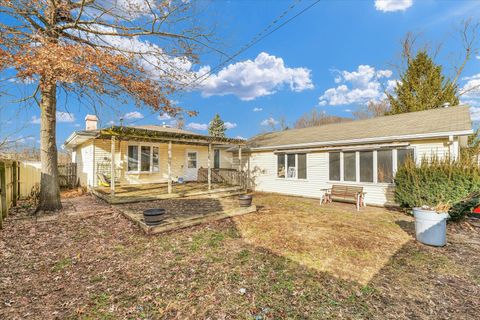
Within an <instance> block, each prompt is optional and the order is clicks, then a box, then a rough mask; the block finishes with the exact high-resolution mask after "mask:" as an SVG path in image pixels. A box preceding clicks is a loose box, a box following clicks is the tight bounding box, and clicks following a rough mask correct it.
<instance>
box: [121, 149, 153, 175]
mask: <svg viewBox="0 0 480 320" xmlns="http://www.w3.org/2000/svg"><path fill="white" fill-rule="evenodd" d="M127 158H128V163H127V168H128V172H159V171H160V158H159V148H158V147H152V146H141V145H138V146H135V145H131V146H128V151H127Z"/></svg>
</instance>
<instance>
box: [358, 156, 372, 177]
mask: <svg viewBox="0 0 480 320" xmlns="http://www.w3.org/2000/svg"><path fill="white" fill-rule="evenodd" d="M360 182H373V151H361V152H360Z"/></svg>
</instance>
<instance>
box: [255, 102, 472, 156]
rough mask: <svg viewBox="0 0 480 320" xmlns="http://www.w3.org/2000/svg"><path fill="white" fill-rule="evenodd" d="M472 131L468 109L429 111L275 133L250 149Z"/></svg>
mask: <svg viewBox="0 0 480 320" xmlns="http://www.w3.org/2000/svg"><path fill="white" fill-rule="evenodd" d="M471 129H472V123H471V119H470V111H469V107H468V106H455V107H449V108H439V109H432V110H426V111H418V112H410V113H403V114H398V115H392V116H383V117H377V118H373V119H367V120H358V121H353V122H345V123H337V124H328V125H323V126H318V127H310V128H303V129H290V130H286V131H280V132H271V133H266V134H262V135H258V136H256V137H253V138H252V139H251V140H250V141H249V143H248V146H249V147H251V148H257V147H276V146H286V145H296V144H307V143H318V144H322V143H326V142H332V144H334V143H335V142H341V141H348V140H357V139H365V140H368V141H372V140H375V139H376V138H378V140H380V139H385V138H386V137H395V136H406V135H419V136H420V135H427V134H435V133H445V132H458V131H467V130H471Z"/></svg>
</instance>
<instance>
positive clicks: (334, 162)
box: [328, 152, 340, 181]
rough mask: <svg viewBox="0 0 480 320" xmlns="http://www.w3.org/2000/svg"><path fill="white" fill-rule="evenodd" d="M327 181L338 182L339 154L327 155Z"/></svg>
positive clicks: (331, 153)
mask: <svg viewBox="0 0 480 320" xmlns="http://www.w3.org/2000/svg"><path fill="white" fill-rule="evenodd" d="M328 167H329V179H330V180H332V181H340V152H330V153H329V154H328Z"/></svg>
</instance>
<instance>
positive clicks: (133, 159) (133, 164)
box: [127, 146, 138, 171]
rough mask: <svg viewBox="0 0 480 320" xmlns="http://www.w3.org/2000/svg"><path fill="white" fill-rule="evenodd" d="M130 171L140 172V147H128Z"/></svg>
mask: <svg viewBox="0 0 480 320" xmlns="http://www.w3.org/2000/svg"><path fill="white" fill-rule="evenodd" d="M127 166H128V171H138V146H128V165H127Z"/></svg>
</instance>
